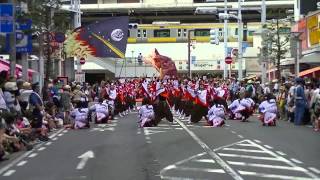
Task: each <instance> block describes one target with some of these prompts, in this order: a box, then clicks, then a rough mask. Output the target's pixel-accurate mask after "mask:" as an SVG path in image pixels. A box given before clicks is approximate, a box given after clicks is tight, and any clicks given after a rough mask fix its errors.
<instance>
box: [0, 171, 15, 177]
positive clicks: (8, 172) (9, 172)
mask: <svg viewBox="0 0 320 180" xmlns="http://www.w3.org/2000/svg"><path fill="white" fill-rule="evenodd" d="M15 172H16V170H14V169H12V170H9V171H7V172H6V173H4V174H3V176H6V177H8V176H11V175H12V174H13V173H15Z"/></svg>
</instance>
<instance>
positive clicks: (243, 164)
mask: <svg viewBox="0 0 320 180" xmlns="http://www.w3.org/2000/svg"><path fill="white" fill-rule="evenodd" d="M227 162H228V163H229V164H231V165H237V166H250V167H260V168H270V169H282V170H291V171H302V172H306V171H307V170H306V169H304V168H301V167H297V166H296V167H292V166H277V165H269V164H256V163H246V162H236V161H227Z"/></svg>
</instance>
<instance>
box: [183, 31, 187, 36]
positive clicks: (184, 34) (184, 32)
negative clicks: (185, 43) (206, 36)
mask: <svg viewBox="0 0 320 180" xmlns="http://www.w3.org/2000/svg"><path fill="white" fill-rule="evenodd" d="M183 36H184V37H187V29H183Z"/></svg>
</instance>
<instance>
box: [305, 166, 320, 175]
mask: <svg viewBox="0 0 320 180" xmlns="http://www.w3.org/2000/svg"><path fill="white" fill-rule="evenodd" d="M308 169H310V170H311V171H313V172H315V173H317V174H320V170H319V169H317V168H314V167H309V168H308Z"/></svg>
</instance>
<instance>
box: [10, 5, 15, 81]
mask: <svg viewBox="0 0 320 180" xmlns="http://www.w3.org/2000/svg"><path fill="white" fill-rule="evenodd" d="M8 3H11V4H13V9H12V12H13V13H12V25H13V30H12V33H11V34H10V47H11V48H10V76H12V77H14V76H15V72H16V61H17V52H16V0H8Z"/></svg>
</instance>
